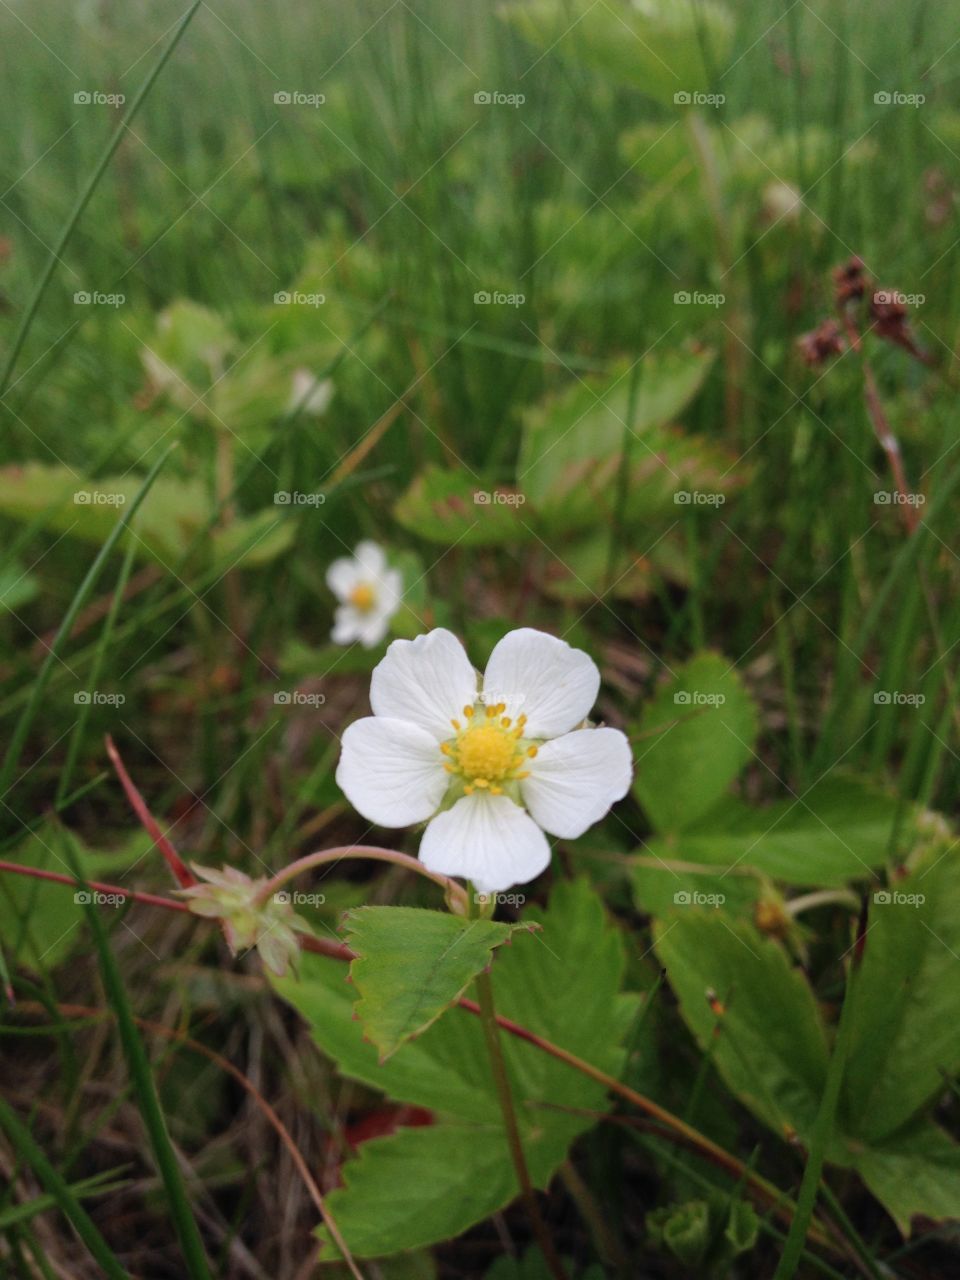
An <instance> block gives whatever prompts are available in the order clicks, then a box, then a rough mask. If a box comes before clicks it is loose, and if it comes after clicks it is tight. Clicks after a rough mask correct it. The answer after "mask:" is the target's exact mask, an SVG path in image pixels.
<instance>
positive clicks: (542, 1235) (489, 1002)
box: [476, 969, 566, 1280]
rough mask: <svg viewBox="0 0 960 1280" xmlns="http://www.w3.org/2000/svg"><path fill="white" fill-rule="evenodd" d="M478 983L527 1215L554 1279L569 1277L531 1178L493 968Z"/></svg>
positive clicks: (492, 1066)
mask: <svg viewBox="0 0 960 1280" xmlns="http://www.w3.org/2000/svg"><path fill="white" fill-rule="evenodd" d="M476 983H477V997H478V1001H479V1004H480V1022H481V1025H482V1026H483V1035H484V1039H485V1040H486V1042H487V1052H488V1053H489V1055H490V1070H491V1072H492V1074H493V1083H494V1085H495V1086H496V1090H497V1097H498V1098H499V1100H500V1110H501V1112H502V1113H503V1127H504V1129H505V1130H506V1135H507V1146H508V1147H509V1148H510V1158H511V1159H512V1161H513V1167H514V1170H515V1171H516V1175H517V1182H518V1183H519V1184H520V1192H521V1194H522V1196H523V1200H524V1204H525V1205H526V1208H527V1215H528V1216H529V1218H530V1226H531V1227H532V1228H533V1234H534V1235H535V1236H536V1238H537V1242H538V1244H539V1245H540V1248H541V1250H542V1251H543V1256H544V1258H545V1259H546V1262H547V1266H548V1267H549V1268H550V1272H551V1274H552V1275H553V1277H554V1280H566V1273H565V1272H564V1270H563V1264H562V1263H561V1261H560V1258H559V1256H558V1255H557V1251H556V1249H555V1248H554V1246H553V1241H552V1239H551V1238H550V1235H549V1232H548V1231H547V1227H546V1224H545V1223H544V1221H543V1217H542V1216H541V1213H540V1206H539V1204H538V1203H537V1193H536V1191H535V1190H534V1187H533V1183H532V1182H531V1181H530V1170H529V1169H528V1168H527V1158H526V1156H525V1155H524V1154H523V1142H522V1141H521V1138H520V1126H519V1125H518V1124H517V1113H516V1109H515V1108H514V1105H513V1094H512V1093H511V1091H510V1078H509V1076H508V1075H507V1064H506V1062H505V1060H504V1057H503V1048H502V1046H501V1044H500V1028H499V1027H498V1025H497V1011H496V1007H495V1006H494V1003H493V983H492V981H491V980H490V973H489V970H486V969H485V970H484V971H483V972H482V973H478V974H477V979H476Z"/></svg>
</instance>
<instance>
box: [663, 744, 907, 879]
mask: <svg viewBox="0 0 960 1280" xmlns="http://www.w3.org/2000/svg"><path fill="white" fill-rule="evenodd" d="M642 769H643V766H642V764H641V766H640V770H639V771H638V772H642ZM678 799H679V797H678ZM908 808H909V807H908ZM898 811H899V805H898V802H897V799H896V797H895V795H893V794H892V793H891V792H890V791H888V790H885V789H883V788H881V787H878V786H876V785H875V784H873V783H871V782H869V781H867V780H865V779H862V778H857V777H854V776H852V775H849V774H846V773H843V772H842V771H838V772H837V773H836V774H827V775H826V776H825V777H823V778H821V779H820V780H819V781H817V782H815V783H814V784H813V786H811V787H810V788H809V789H808V790H806V791H804V792H803V793H802V794H801V795H799V796H796V797H789V798H787V799H784V800H778V801H776V802H775V803H774V804H771V805H766V806H765V807H763V808H755V807H753V806H752V805H747V804H744V803H743V802H742V801H741V800H738V799H736V798H735V797H730V798H728V799H726V800H724V801H722V802H721V803H719V804H718V805H717V806H716V808H714V809H711V810H710V811H709V812H708V813H707V814H705V815H704V816H703V817H702V818H701V819H700V821H699V822H698V823H696V824H695V825H694V826H692V827H690V828H688V829H687V830H684V831H680V832H678V833H677V834H676V835H671V836H669V837H666V838H660V839H655V840H653V841H651V842H650V851H651V852H652V853H654V854H655V855H657V856H660V857H663V858H664V859H668V858H679V859H685V860H687V861H689V862H693V863H702V864H706V865H707V866H710V867H714V866H715V867H722V868H723V871H724V872H728V870H729V869H730V868H733V867H736V868H738V869H740V870H741V871H743V870H746V869H747V868H749V867H753V868H755V869H756V870H757V871H760V872H762V873H763V874H764V875H768V876H771V877H774V878H775V879H778V880H784V881H786V882H787V884H794V885H819V886H823V887H831V888H832V887H839V886H840V885H843V884H846V883H848V882H849V881H851V880H863V879H866V878H868V877H870V876H873V875H874V873H875V872H876V871H877V870H878V868H880V867H882V866H883V865H884V863H885V862H886V861H887V858H888V857H889V852H890V840H891V836H892V834H893V831H894V829H895V823H896V820H897V815H898ZM907 816H909V815H907ZM724 878H725V879H727V880H728V879H729V876H725V877H724ZM678 887H679V886H678Z"/></svg>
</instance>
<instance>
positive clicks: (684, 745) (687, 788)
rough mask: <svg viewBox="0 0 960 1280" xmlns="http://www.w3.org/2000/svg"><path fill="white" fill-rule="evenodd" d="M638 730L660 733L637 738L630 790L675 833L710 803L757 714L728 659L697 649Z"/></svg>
mask: <svg viewBox="0 0 960 1280" xmlns="http://www.w3.org/2000/svg"><path fill="white" fill-rule="evenodd" d="M640 728H641V731H642V732H643V733H644V734H650V733H651V732H652V731H656V730H660V732H659V733H658V734H657V736H655V737H653V738H649V739H647V741H646V743H645V749H644V752H643V757H642V759H641V760H640V763H639V765H638V767H637V772H636V776H635V778H634V792H635V794H636V796H637V798H638V800H639V801H640V803H641V804H642V805H643V807H644V809H646V811H647V814H648V816H649V818H650V820H651V822H652V823H653V825H654V826H655V827H656V828H657V829H658V831H682V830H684V829H685V828H687V827H690V826H692V825H693V824H694V823H695V822H696V821H697V819H698V818H701V817H703V815H704V814H706V813H708V812H709V811H710V810H711V809H712V808H713V806H714V805H716V804H717V802H718V801H719V800H720V799H721V797H722V796H723V794H724V792H725V791H726V790H727V788H728V787H729V785H730V783H731V782H732V781H733V780H734V778H736V776H737V774H738V773H739V772H740V770H741V769H742V768H743V766H744V765H745V764H746V763H747V761H748V760H749V759H750V757H751V755H752V754H753V746H754V743H755V741H756V736H757V713H756V709H755V707H754V704H753V699H752V698H751V697H750V695H749V694H748V693H747V691H746V689H745V688H744V687H743V683H742V682H741V680H740V677H739V676H738V675H737V673H736V671H735V670H734V669H733V668H732V667H731V665H730V663H729V662H728V661H727V660H726V659H725V658H723V657H721V655H720V654H718V653H700V654H697V655H696V656H695V657H694V658H691V659H690V661H689V662H687V663H685V664H684V666H682V667H680V668H678V670H677V671H676V674H675V676H674V678H673V679H671V680H670V681H669V682H668V683H667V684H665V685H663V686H662V687H661V688H660V689H658V691H657V693H656V695H655V696H654V698H653V699H652V701H651V702H650V703H649V705H648V706H647V708H646V710H645V711H644V714H643V718H642V720H641V725H640ZM690 860H691V861H697V859H696V858H691V859H690Z"/></svg>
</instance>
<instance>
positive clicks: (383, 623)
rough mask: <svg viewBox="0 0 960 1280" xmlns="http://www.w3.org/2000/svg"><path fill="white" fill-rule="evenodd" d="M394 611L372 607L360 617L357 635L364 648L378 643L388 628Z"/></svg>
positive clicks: (373, 646)
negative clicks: (371, 609) (369, 611)
mask: <svg viewBox="0 0 960 1280" xmlns="http://www.w3.org/2000/svg"><path fill="white" fill-rule="evenodd" d="M394 612H395V610H394V609H374V610H373V611H372V612H371V613H368V614H365V615H364V616H363V617H362V618H361V619H360V623H359V627H358V631H357V635H358V638H359V640H360V643H361V644H362V645H363V647H364V649H373V648H375V647H376V646H377V645H378V644H379V643H380V641H381V640H382V639H383V637H384V636H385V635H386V634H387V632H388V631H389V629H390V619H391V618H392V617H393V614H394Z"/></svg>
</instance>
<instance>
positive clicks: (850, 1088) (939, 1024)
mask: <svg viewBox="0 0 960 1280" xmlns="http://www.w3.org/2000/svg"><path fill="white" fill-rule="evenodd" d="M958 902H960V857H958V856H957V851H956V850H955V849H951V848H949V847H948V846H947V845H946V843H944V844H942V845H940V846H935V847H934V848H933V849H932V850H931V851H930V852H929V853H928V854H927V855H926V857H925V858H924V859H923V860H922V861H921V862H920V863H919V864H918V865H917V866H916V867H915V868H914V870H913V871H912V872H911V873H910V874H909V875H908V876H906V877H904V878H902V879H899V878H894V879H892V880H891V882H890V886H889V888H888V889H886V890H883V891H878V892H875V893H874V894H873V900H872V902H871V904H870V918H869V930H868V932H867V935H866V943H865V947H864V956H863V964H862V966H861V968H860V974H859V977H858V980H857V984H856V990H855V993H854V996H855V1005H854V1033H853V1041H852V1044H851V1049H850V1057H849V1061H848V1064H847V1074H846V1078H845V1081H844V1093H843V1107H844V1112H845V1119H846V1126H847V1130H848V1132H849V1133H850V1135H851V1137H852V1138H854V1139H858V1140H862V1141H865V1142H870V1143H873V1142H877V1141H881V1140H884V1139H887V1138H890V1137H892V1136H893V1135H895V1134H896V1133H897V1132H898V1131H899V1130H900V1129H901V1127H902V1126H903V1125H905V1124H907V1123H908V1121H910V1120H911V1118H912V1117H914V1116H915V1115H916V1113H917V1112H918V1111H920V1110H921V1109H923V1108H924V1107H926V1106H927V1105H928V1104H929V1103H930V1102H931V1101H932V1100H933V1098H934V1097H935V1096H936V1095H937V1094H938V1093H939V1092H940V1091H941V1090H942V1088H943V1084H944V1080H945V1079H948V1078H951V1077H952V1076H954V1075H955V1074H956V1072H957V1070H958V1068H960V984H958V982H957V969H956V965H957V954H958V953H960V913H958V910H957V904H958Z"/></svg>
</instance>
